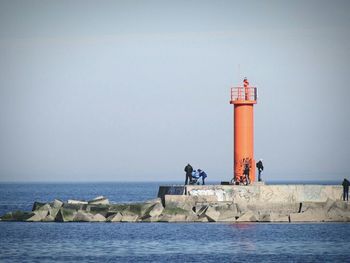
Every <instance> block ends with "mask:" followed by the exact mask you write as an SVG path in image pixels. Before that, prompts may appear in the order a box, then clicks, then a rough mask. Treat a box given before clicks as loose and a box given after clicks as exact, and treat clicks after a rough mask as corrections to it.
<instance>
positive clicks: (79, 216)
mask: <svg viewBox="0 0 350 263" xmlns="http://www.w3.org/2000/svg"><path fill="white" fill-rule="evenodd" d="M1 220H2V221H27V222H111V223H115V222H349V221H350V204H349V203H347V202H343V201H334V200H331V199H328V200H327V201H326V202H302V203H295V202H290V203H281V202H256V203H249V204H247V203H246V202H243V201H241V200H238V201H237V202H233V201H217V199H215V198H211V197H210V196H207V197H203V196H190V195H165V197H164V200H162V199H161V198H157V199H153V200H149V201H145V202H139V203H124V204H118V203H117V204H113V203H109V201H108V199H107V198H105V197H103V196H99V197H96V198H94V199H92V200H90V201H80V200H68V201H67V202H62V201H60V200H54V201H53V202H50V203H40V202H35V203H34V204H33V209H32V211H30V212H24V211H15V212H10V213H7V214H5V215H3V216H2V217H1Z"/></svg>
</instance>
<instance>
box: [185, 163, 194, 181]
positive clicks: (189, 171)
mask: <svg viewBox="0 0 350 263" xmlns="http://www.w3.org/2000/svg"><path fill="white" fill-rule="evenodd" d="M184 170H185V172H186V180H185V185H187V184H188V181H189V182H191V181H192V172H193V168H192V166H191V165H190V164H189V163H188V164H187V165H186V167H185V169H184Z"/></svg>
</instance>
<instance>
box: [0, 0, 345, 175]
mask: <svg viewBox="0 0 350 263" xmlns="http://www.w3.org/2000/svg"><path fill="white" fill-rule="evenodd" d="M349 13H350V2H349V1H237V2H235V1H30V0H29V1H13V0H11V1H0V127H1V130H0V131H1V133H0V180H1V181H91V180H94V181H114V180H117V181H134V180H142V181H155V180H183V179H184V173H183V168H184V166H185V165H186V164H187V162H190V163H191V164H192V165H193V166H194V168H202V169H204V170H205V171H207V173H208V175H209V179H211V180H217V181H219V180H229V179H230V178H231V177H232V162H233V160H232V158H233V157H232V156H233V151H232V147H233V128H232V118H233V117H232V111H233V109H232V105H230V104H229V88H230V86H233V85H238V84H240V83H241V81H242V78H243V77H244V76H247V77H248V79H249V81H250V83H251V84H253V85H255V86H257V87H258V89H259V101H258V104H257V105H256V106H255V157H256V159H259V158H263V159H264V164H265V168H266V170H265V174H264V176H265V179H266V180H284V179H289V180H290V179H295V180H303V179H304V180H314V179H318V180H342V178H343V177H345V176H346V177H348V178H349V177H350V176H349V172H348V171H349V163H350V139H349V134H350V121H349V118H350V117H349V116H350V106H349V105H350V104H349V99H350V91H349V87H348V85H349V83H350V67H349V61H350V44H349V40H350V30H349V28H350V15H349Z"/></svg>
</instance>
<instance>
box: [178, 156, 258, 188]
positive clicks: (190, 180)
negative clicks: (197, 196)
mask: <svg viewBox="0 0 350 263" xmlns="http://www.w3.org/2000/svg"><path fill="white" fill-rule="evenodd" d="M256 168H257V169H258V181H259V182H260V181H261V174H262V172H263V170H264V165H263V163H262V159H260V160H259V161H258V162H257V163H256ZM184 171H185V172H186V179H185V185H187V184H199V179H200V178H202V185H205V178H207V177H208V176H207V174H206V173H205V172H204V171H203V170H201V169H197V170H195V169H193V167H192V166H191V165H190V164H187V165H186V166H185V169H184ZM249 175H250V163H249V162H245V163H244V167H243V176H242V177H241V182H238V183H239V184H240V183H241V184H250V177H249Z"/></svg>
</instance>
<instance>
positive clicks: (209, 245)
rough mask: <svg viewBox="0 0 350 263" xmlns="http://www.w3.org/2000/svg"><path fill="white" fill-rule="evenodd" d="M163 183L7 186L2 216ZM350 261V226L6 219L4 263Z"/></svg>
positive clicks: (150, 194)
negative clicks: (38, 205)
mask: <svg viewBox="0 0 350 263" xmlns="http://www.w3.org/2000/svg"><path fill="white" fill-rule="evenodd" d="M160 184H161V183H77V184H68V183H67V184H63V183H58V184H46V183H45V184H44V183H39V184H38V183H35V184H9V183H6V184H0V214H4V213H5V212H8V211H13V210H16V209H21V210H31V207H32V204H33V201H35V200H37V201H52V200H53V199H54V198H59V199H62V200H67V199H73V198H76V199H86V200H87V199H91V198H93V197H95V196H98V195H105V196H107V197H108V198H109V199H110V200H111V201H115V202H130V201H142V200H146V199H152V198H154V197H156V195H157V192H158V186H159V185H160ZM77 261H81V262H166V261H168V262H349V261H350V224H346V223H324V224H264V223H259V224H255V223H254V224H253V223H252V224H216V223H207V224H204V223H193V224H180V223H171V224H168V223H119V224H118V223H116V224H109V223H21V222H17V223H11V222H0V262H77Z"/></svg>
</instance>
